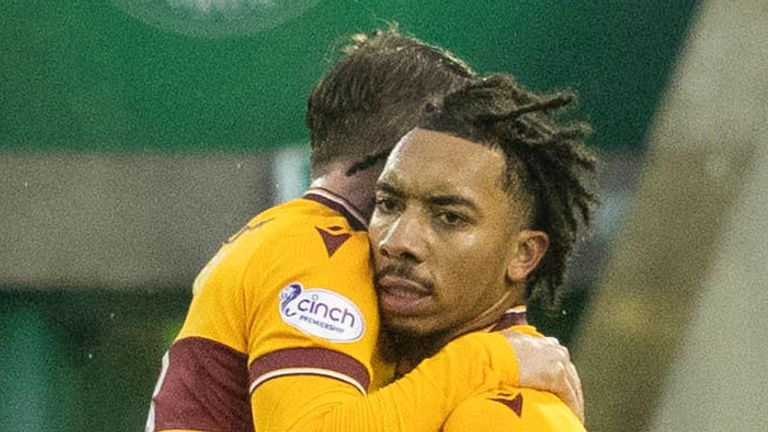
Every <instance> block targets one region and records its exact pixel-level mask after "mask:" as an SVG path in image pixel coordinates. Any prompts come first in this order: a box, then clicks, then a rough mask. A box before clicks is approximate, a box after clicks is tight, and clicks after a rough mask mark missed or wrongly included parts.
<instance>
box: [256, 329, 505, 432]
mask: <svg viewBox="0 0 768 432" xmlns="http://www.w3.org/2000/svg"><path fill="white" fill-rule="evenodd" d="M516 375H517V363H516V361H515V357H514V354H513V351H512V349H511V348H510V346H509V344H508V343H507V341H506V339H505V338H504V337H503V336H501V335H499V334H496V333H472V334H469V335H465V336H462V337H460V338H458V339H456V340H454V341H452V342H451V343H449V344H448V345H446V346H445V347H444V348H443V349H442V350H441V351H440V352H439V353H438V354H436V355H435V356H433V357H431V358H428V359H426V360H424V361H423V362H422V363H421V364H420V365H419V366H418V367H417V368H416V369H414V370H413V371H411V372H410V373H408V374H407V375H405V376H404V377H402V378H400V379H398V380H397V381H395V382H393V383H391V384H389V385H386V386H385V387H383V388H381V389H379V390H377V391H374V392H372V393H370V394H368V395H367V396H366V397H360V396H359V394H355V391H354V389H352V388H351V387H350V386H340V385H339V384H336V383H334V382H333V381H332V380H328V379H322V378H320V377H307V376H304V377H300V376H296V377H284V378H280V379H276V380H270V381H268V382H266V383H264V384H262V385H261V386H260V387H259V388H258V389H257V390H256V392H255V393H254V395H253V398H252V402H253V407H254V410H253V411H254V413H255V421H256V426H257V427H256V429H257V430H258V431H260V432H278V431H280V432H286V431H290V432H293V431H295V432H299V431H302V432H307V431H312V432H318V431H358V432H368V431H377V432H391V431H411V432H433V431H437V430H439V428H440V426H441V425H442V424H443V423H444V421H445V419H446V417H447V416H448V415H449V413H451V412H452V411H453V410H454V409H455V408H456V407H457V406H459V404H460V403H461V402H462V401H464V400H466V399H468V398H470V397H472V396H473V395H480V394H482V393H483V392H484V391H489V390H490V389H493V388H497V387H498V386H499V383H500V382H502V381H505V380H506V381H507V382H509V381H513V380H514V379H513V378H510V377H516ZM260 413H261V414H263V415H261V414H260Z"/></svg>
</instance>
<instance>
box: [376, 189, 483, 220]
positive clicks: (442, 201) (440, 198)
mask: <svg viewBox="0 0 768 432" xmlns="http://www.w3.org/2000/svg"><path fill="white" fill-rule="evenodd" d="M376 192H384V193H386V194H389V195H392V196H394V197H398V198H402V197H404V196H405V194H404V193H403V192H402V191H401V190H399V189H397V188H396V187H395V186H393V185H391V184H390V183H387V182H386V181H380V182H379V183H377V184H376ZM426 201H427V203H429V204H430V205H434V206H462V207H467V208H469V209H470V210H472V211H475V212H478V213H479V212H480V209H479V207H478V206H477V204H475V202H474V201H472V200H470V199H467V198H464V197H463V196H460V195H451V194H449V195H432V196H429V197H427V199H426Z"/></svg>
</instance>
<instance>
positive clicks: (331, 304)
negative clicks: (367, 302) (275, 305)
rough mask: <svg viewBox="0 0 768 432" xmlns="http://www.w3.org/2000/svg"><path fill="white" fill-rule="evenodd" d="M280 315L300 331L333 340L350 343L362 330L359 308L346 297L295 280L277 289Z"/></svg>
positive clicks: (363, 323) (357, 338)
mask: <svg viewBox="0 0 768 432" xmlns="http://www.w3.org/2000/svg"><path fill="white" fill-rule="evenodd" d="M280 317H281V318H282V319H283V321H285V322H286V323H287V324H288V325H290V326H292V327H295V328H297V329H299V330H300V331H301V332H302V333H306V334H308V335H311V336H317V337H320V338H323V339H327V340H330V341H333V342H354V341H356V340H359V339H360V338H361V337H362V336H363V333H364V332H365V321H364V320H363V314H362V313H360V309H358V308H357V306H356V305H355V304H354V303H352V301H351V300H349V299H348V298H346V297H344V296H342V295H340V294H338V293H335V292H333V291H328V290H326V289H322V288H312V289H307V290H305V289H304V286H303V285H302V284H300V283H298V282H294V283H292V284H289V285H288V286H286V287H285V288H283V289H282V290H280Z"/></svg>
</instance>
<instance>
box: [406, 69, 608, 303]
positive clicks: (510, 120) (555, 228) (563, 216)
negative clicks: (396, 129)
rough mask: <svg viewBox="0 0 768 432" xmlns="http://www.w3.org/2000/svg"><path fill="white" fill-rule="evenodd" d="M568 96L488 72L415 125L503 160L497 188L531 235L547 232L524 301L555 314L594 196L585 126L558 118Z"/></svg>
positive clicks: (588, 221) (570, 101)
mask: <svg viewBox="0 0 768 432" xmlns="http://www.w3.org/2000/svg"><path fill="white" fill-rule="evenodd" d="M575 99H576V97H575V95H574V94H573V93H571V92H567V91H563V92H558V93H555V94H551V95H540V94H536V93H534V92H531V91H529V90H527V89H525V88H523V87H522V86H521V85H520V84H518V83H517V82H516V80H515V78H514V77H512V76H511V75H507V74H494V75H489V76H487V77H484V78H475V79H472V80H471V81H470V82H469V83H468V84H467V85H466V86H464V87H463V88H461V89H459V90H457V91H456V92H454V93H452V94H450V95H448V96H446V97H445V98H444V100H443V103H442V105H438V106H432V107H429V109H428V110H429V111H432V112H431V114H430V115H429V116H428V117H427V118H426V120H425V121H424V122H423V123H422V125H421V127H422V128H424V129H429V130H433V131H437V132H443V133H448V134H451V135H454V136H457V137H459V138H463V139H466V140H469V141H473V142H477V143H481V144H484V145H488V146H491V147H493V148H498V149H500V150H501V151H502V152H503V153H504V155H505V159H506V172H505V173H504V175H503V178H502V187H503V188H504V190H505V191H506V192H507V193H508V194H509V195H510V197H511V200H510V201H511V202H513V203H515V204H520V205H516V206H515V208H514V211H516V212H519V213H521V216H522V217H523V219H524V221H525V222H524V223H525V224H526V226H527V227H528V228H530V229H535V230H541V231H544V232H546V233H547V234H548V236H549V239H550V243H549V248H548V249H547V251H546V253H545V255H544V257H543V258H542V261H541V262H540V263H539V265H538V266H537V268H535V269H534V270H533V272H531V274H530V275H529V277H528V278H527V280H526V285H525V296H526V298H527V299H528V300H529V301H530V300H536V301H541V302H542V303H543V305H544V306H545V310H547V311H548V312H550V313H554V312H556V311H558V310H559V308H560V304H561V299H562V297H563V294H564V292H563V291H564V287H563V278H564V275H565V270H566V265H567V262H568V259H569V257H570V255H571V253H572V251H573V249H574V246H575V244H576V242H577V240H578V238H579V235H580V232H581V231H583V230H584V229H585V228H589V226H590V224H591V221H592V216H593V211H594V207H595V205H596V204H597V203H598V202H599V200H598V197H597V195H596V194H595V193H594V192H592V191H591V190H590V188H591V187H592V185H593V183H590V182H589V181H588V180H594V176H595V175H596V171H597V158H596V157H595V155H594V154H593V153H592V152H591V151H590V150H589V149H588V148H587V147H586V146H585V145H584V143H583V138H584V137H585V136H586V135H588V134H589V133H590V132H591V128H590V127H589V125H588V124H586V123H584V122H568V121H565V119H563V114H564V111H565V110H564V108H566V107H568V106H570V105H573V104H574V103H575Z"/></svg>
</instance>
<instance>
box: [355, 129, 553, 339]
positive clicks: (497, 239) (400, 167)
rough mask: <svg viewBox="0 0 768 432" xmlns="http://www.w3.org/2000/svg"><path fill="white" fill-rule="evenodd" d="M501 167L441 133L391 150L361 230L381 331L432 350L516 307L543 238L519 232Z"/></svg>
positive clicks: (493, 156)
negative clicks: (367, 243)
mask: <svg viewBox="0 0 768 432" xmlns="http://www.w3.org/2000/svg"><path fill="white" fill-rule="evenodd" d="M505 169H506V162H505V158H504V155H503V153H502V152H501V150H499V149H494V148H490V147H488V146H484V145H481V144H478V143H474V142H471V141H468V140H465V139H461V138H457V137H454V136H451V135H448V134H444V133H439V132H434V131H429V130H423V129H414V130H413V131H411V132H410V133H409V134H408V135H406V136H405V137H404V138H403V139H402V140H401V142H400V143H399V144H398V145H397V146H396V147H395V149H394V150H393V152H392V155H391V156H390V158H389V160H388V162H387V164H386V165H385V167H384V170H383V172H382V174H381V177H380V178H379V181H378V183H377V186H376V206H375V210H374V213H373V216H372V219H371V224H370V228H369V235H370V239H371V245H372V252H373V258H374V263H375V269H376V285H377V290H378V294H379V303H380V309H381V313H382V317H383V319H384V321H385V322H386V323H387V325H388V326H389V328H391V329H395V330H396V331H398V332H402V333H405V334H409V335H412V336H416V337H429V336H434V335H438V340H437V345H440V346H441V345H442V344H444V343H447V342H448V341H449V340H451V339H453V338H455V337H457V336H459V335H461V334H464V333H467V332H469V331H472V330H476V329H481V328H484V327H486V326H489V325H491V324H493V323H494V322H495V321H496V320H497V319H498V318H499V317H500V316H501V315H502V314H503V313H504V311H506V310H507V309H509V308H510V307H512V306H514V305H516V304H521V303H523V301H524V299H523V298H522V296H523V288H524V281H525V278H526V276H527V275H528V274H529V273H530V272H531V271H532V270H533V269H534V268H535V266H536V265H537V264H538V263H539V261H540V260H541V258H542V256H543V255H544V252H545V251H546V248H547V246H548V238H547V235H546V234H545V233H543V232H541V231H534V230H529V229H526V228H525V227H524V226H525V225H524V222H525V221H524V220H523V215H524V210H523V208H522V207H521V206H516V205H515V203H514V202H513V201H514V200H513V199H512V197H510V194H508V192H507V191H505V190H504V189H503V187H502V175H503V174H504V172H505Z"/></svg>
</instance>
